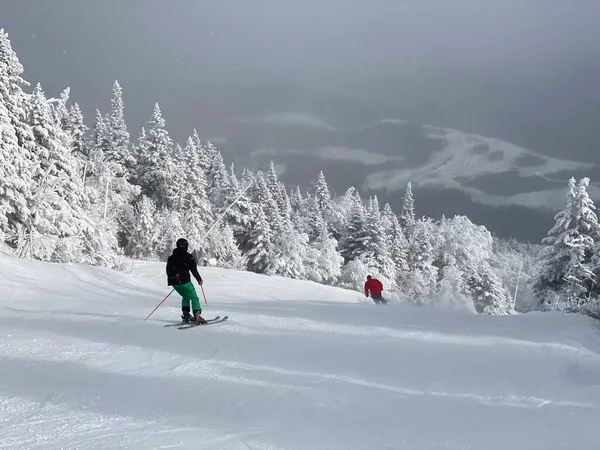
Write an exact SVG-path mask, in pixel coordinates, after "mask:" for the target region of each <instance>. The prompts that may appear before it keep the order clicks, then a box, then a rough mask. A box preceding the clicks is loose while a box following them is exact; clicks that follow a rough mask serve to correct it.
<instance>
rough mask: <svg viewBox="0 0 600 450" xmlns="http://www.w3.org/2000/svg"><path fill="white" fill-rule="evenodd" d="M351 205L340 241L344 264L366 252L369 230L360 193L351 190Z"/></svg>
mask: <svg viewBox="0 0 600 450" xmlns="http://www.w3.org/2000/svg"><path fill="white" fill-rule="evenodd" d="M349 195H352V200H351V201H352V206H351V207H350V209H349V212H348V216H347V217H348V218H347V225H346V228H345V230H344V233H343V235H342V239H341V241H340V246H339V248H340V254H341V256H342V257H343V258H344V264H347V263H349V262H350V261H352V260H354V259H356V258H361V259H362V257H363V255H365V254H366V253H367V242H368V240H369V234H368V233H369V230H368V229H367V222H366V211H365V207H364V205H363V203H362V200H361V198H360V195H359V194H358V192H357V191H356V190H353V191H352V192H351V193H349Z"/></svg>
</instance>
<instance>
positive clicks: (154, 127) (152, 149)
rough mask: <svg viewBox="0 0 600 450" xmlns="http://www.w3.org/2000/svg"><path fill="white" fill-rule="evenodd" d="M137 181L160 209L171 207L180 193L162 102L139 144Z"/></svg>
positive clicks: (155, 109) (156, 108)
mask: <svg viewBox="0 0 600 450" xmlns="http://www.w3.org/2000/svg"><path fill="white" fill-rule="evenodd" d="M138 152H139V161H138V165H137V181H138V183H139V185H140V187H141V188H142V192H143V193H144V195H146V196H148V197H150V198H151V199H152V200H153V201H154V202H155V203H156V206H157V207H158V208H159V209H163V208H167V209H169V208H171V207H172V206H173V203H174V201H175V197H176V193H175V192H173V189H172V181H173V179H174V178H175V167H174V163H173V159H172V152H173V141H172V140H171V138H170V137H169V133H168V131H167V130H166V128H165V120H164V119H163V116H162V113H161V110H160V107H159V106H158V103H157V104H156V105H155V106H154V112H153V113H152V116H151V117H150V120H149V121H148V123H147V124H146V127H144V130H143V132H142V134H141V135H140V139H139V143H138Z"/></svg>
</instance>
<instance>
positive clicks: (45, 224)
mask: <svg viewBox="0 0 600 450" xmlns="http://www.w3.org/2000/svg"><path fill="white" fill-rule="evenodd" d="M29 122H30V125H31V127H32V130H33V135H34V139H35V144H36V153H35V154H36V157H37V160H36V168H35V172H34V181H35V183H36V190H35V192H34V193H33V196H32V197H30V198H29V199H28V203H29V209H30V211H31V215H30V217H29V221H30V224H31V232H32V233H34V234H35V238H34V239H28V240H27V241H25V242H21V243H20V248H19V252H18V254H20V255H21V256H25V255H26V254H28V255H30V256H33V257H34V258H36V259H42V260H45V261H61V262H64V261H73V260H75V259H76V257H77V255H78V253H79V246H80V240H79V239H78V238H77V236H78V234H79V232H80V230H81V226H82V220H83V217H84V214H85V213H84V211H83V208H82V206H83V202H84V198H83V182H82V179H81V176H80V175H79V174H78V168H77V161H76V160H75V158H74V157H73V155H72V154H71V152H70V140H69V136H68V135H67V133H65V132H63V131H62V129H61V128H60V125H59V124H58V123H56V122H55V121H54V116H53V114H52V109H51V108H50V106H49V105H48V102H47V100H46V96H45V95H44V92H43V90H42V88H41V86H40V85H39V84H38V85H37V86H36V88H35V89H34V91H33V94H32V96H31V103H30V111H29Z"/></svg>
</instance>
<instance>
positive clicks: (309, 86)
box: [0, 0, 600, 163]
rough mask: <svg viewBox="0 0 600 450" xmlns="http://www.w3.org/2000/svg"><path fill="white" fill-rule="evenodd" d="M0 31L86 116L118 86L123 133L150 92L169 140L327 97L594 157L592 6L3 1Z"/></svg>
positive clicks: (594, 0)
mask: <svg viewBox="0 0 600 450" xmlns="http://www.w3.org/2000/svg"><path fill="white" fill-rule="evenodd" d="M0 27H4V28H5V30H6V31H8V32H9V34H10V36H11V40H12V43H13V47H14V48H15V50H16V51H17V53H18V55H19V57H20V59H21V61H22V62H23V64H24V66H25V68H26V74H25V77H26V78H27V79H28V80H30V81H32V82H37V81H41V82H42V84H43V86H44V88H45V90H46V91H47V93H48V94H49V95H54V94H56V93H58V92H59V91H60V90H62V89H63V88H64V87H65V86H70V87H71V89H72V98H73V99H74V100H76V101H78V102H79V103H80V105H81V106H82V108H83V110H84V112H85V113H86V115H87V116H88V117H87V118H88V120H90V119H91V118H92V116H91V114H92V113H93V111H94V109H95V108H97V107H98V108H101V109H103V110H104V111H106V110H107V108H108V103H109V100H110V89H111V85H112V82H113V81H114V79H118V80H119V81H120V82H121V84H122V85H123V88H124V89H125V95H126V107H127V115H128V121H129V124H130V128H132V130H131V131H132V134H134V135H136V134H137V130H136V128H137V127H139V126H141V125H142V124H143V122H145V120H146V119H147V118H148V117H149V115H150V113H151V107H152V104H153V103H154V102H155V101H158V102H159V103H160V104H161V105H162V106H163V109H164V112H165V116H166V118H167V121H168V122H169V124H170V128H171V129H172V130H173V132H174V133H175V134H176V135H177V138H179V139H183V138H184V134H185V133H188V134H189V132H190V131H191V129H192V127H194V126H198V124H199V123H200V122H202V123H204V124H210V125H211V126H214V127H215V128H218V122H219V121H220V120H224V119H231V118H239V117H244V116H252V115H260V114H264V113H269V112H272V113H274V112H283V111H284V110H288V111H295V110H298V109H303V111H301V112H305V113H309V112H313V113H315V114H320V113H321V112H322V111H323V110H324V108H323V105H322V103H323V102H330V103H331V105H333V106H331V107H330V108H325V109H326V110H327V113H328V114H329V117H327V118H325V119H326V120H329V121H335V120H336V106H335V105H344V106H343V107H342V106H340V108H339V111H338V112H339V118H340V120H342V118H347V115H348V109H352V108H356V111H358V110H361V111H362V112H364V113H365V117H370V115H373V116H380V117H390V116H393V117H395V118H404V119H409V120H415V121H419V122H423V123H429V124H433V125H438V126H447V127H455V128H458V129H461V130H463V131H467V132H477V133H481V134H486V135H489V136H493V137H499V138H503V139H506V140H510V141H512V142H514V143H517V144H520V145H524V146H527V147H529V148H532V149H535V150H537V151H540V152H543V153H546V154H555V155H566V154H569V155H574V157H576V158H577V159H580V160H587V161H593V162H598V163H600V152H598V150H599V144H598V142H599V140H598V137H597V131H598V129H600V87H599V82H600V31H599V30H600V1H598V0H571V1H569V0H421V1H418V0H404V1H402V0H364V1H363V0H208V1H201V0H102V1H92V0H87V1H84V0H52V1H43V0H36V1H32V0H0ZM300 99H302V101H300ZM336 102H339V103H336ZM313 108H314V110H313V111H311V109H313ZM356 117H363V116H361V114H360V113H358V112H357V113H356Z"/></svg>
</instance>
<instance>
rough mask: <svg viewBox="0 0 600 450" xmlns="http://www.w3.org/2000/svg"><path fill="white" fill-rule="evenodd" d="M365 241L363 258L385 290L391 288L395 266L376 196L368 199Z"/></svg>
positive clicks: (393, 284) (393, 285) (394, 281)
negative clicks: (382, 283)
mask: <svg viewBox="0 0 600 450" xmlns="http://www.w3.org/2000/svg"><path fill="white" fill-rule="evenodd" d="M365 230H366V242H365V253H364V254H363V257H364V259H365V260H366V261H367V262H368V263H369V266H370V267H371V270H372V271H375V272H376V273H377V274H378V275H379V277H380V278H383V279H382V280H381V281H382V282H384V283H385V284H386V286H387V290H393V289H394V288H395V284H396V267H395V264H394V261H393V260H392V258H391V256H390V249H389V247H388V245H389V241H388V238H387V236H386V233H385V228H384V224H383V223H382V218H381V211H380V210H379V201H378V199H377V196H375V197H371V198H370V199H369V204H368V207H367V215H366V218H365Z"/></svg>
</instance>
